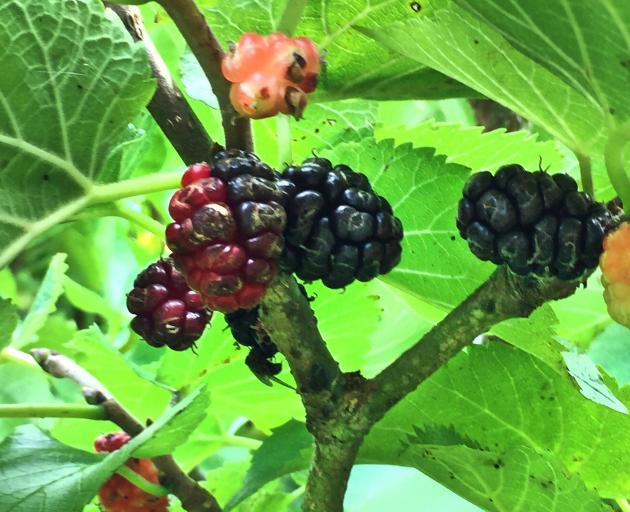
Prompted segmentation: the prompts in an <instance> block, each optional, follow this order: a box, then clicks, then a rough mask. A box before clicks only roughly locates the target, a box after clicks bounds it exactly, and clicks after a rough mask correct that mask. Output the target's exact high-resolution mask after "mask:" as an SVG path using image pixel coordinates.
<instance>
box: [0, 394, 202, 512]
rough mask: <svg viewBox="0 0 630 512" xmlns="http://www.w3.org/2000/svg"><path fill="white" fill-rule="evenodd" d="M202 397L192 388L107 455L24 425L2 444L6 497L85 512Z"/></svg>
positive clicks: (15, 508) (29, 506)
mask: <svg viewBox="0 0 630 512" xmlns="http://www.w3.org/2000/svg"><path fill="white" fill-rule="evenodd" d="M198 396H199V394H198V393H191V394H190V395H189V396H188V397H186V398H185V399H184V400H182V401H181V402H179V403H178V404H177V405H175V406H174V407H170V408H168V409H167V410H166V411H165V412H164V413H163V414H162V416H160V418H159V419H158V420H157V421H156V422H154V423H153V424H152V425H151V426H149V427H148V428H146V429H145V430H144V431H143V432H141V433H140V434H139V435H138V436H136V437H134V438H133V439H131V441H129V442H128V443H127V444H125V445H124V446H123V447H122V448H121V449H119V450H117V451H115V452H112V453H110V454H109V455H107V456H106V457H104V458H103V457H102V456H97V455H92V454H90V453H86V452H82V451H79V450H76V449H74V448H70V447H68V446H65V445H63V444H60V443H59V442H58V441H55V440H53V439H51V438H49V437H46V436H45V435H44V434H42V433H41V432H40V431H39V430H37V429H36V428H34V427H32V426H25V427H21V428H20V429H19V430H18V432H17V433H16V434H15V435H14V436H12V437H11V438H9V439H7V440H6V441H5V442H4V443H3V444H2V445H0V482H1V483H2V485H0V502H1V503H2V505H3V506H4V507H6V508H5V510H11V511H12V512H75V511H76V512H80V511H81V510H83V507H84V505H86V504H87V503H88V502H89V501H90V500H91V499H92V497H93V496H94V495H95V494H96V493H97V491H98V489H99V488H100V486H101V485H102V484H103V483H104V482H105V480H107V478H109V477H110V476H111V475H112V474H113V473H114V472H115V471H116V469H117V468H119V467H120V466H122V465H123V464H124V462H125V461H126V460H127V459H128V458H130V457H131V456H132V455H136V454H138V453H139V452H140V450H141V448H142V447H143V446H144V445H146V444H148V445H149V451H154V450H155V449H156V448H157V447H158V446H159V447H160V450H161V449H162V448H164V447H166V444H164V441H165V440H166V437H164V438H162V436H160V438H157V436H158V435H159V433H160V432H161V431H162V430H164V431H165V432H167V433H169V432H170V433H173V432H175V431H177V430H178V425H181V420H180V419H179V416H184V417H186V416H187V415H186V409H187V407H189V406H191V404H193V403H194V402H195V399H196V398H197V397H198ZM189 418H190V417H189ZM167 435H168V434H167ZM156 438H157V439H158V441H156V442H155V443H156V444H154V445H153V447H152V448H151V443H152V440H153V439H156ZM176 438H177V437H176Z"/></svg>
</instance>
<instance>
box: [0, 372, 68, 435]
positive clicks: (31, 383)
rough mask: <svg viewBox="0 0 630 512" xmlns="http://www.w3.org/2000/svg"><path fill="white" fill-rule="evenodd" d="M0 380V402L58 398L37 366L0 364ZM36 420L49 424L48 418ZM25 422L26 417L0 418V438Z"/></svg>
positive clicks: (22, 402) (27, 401)
mask: <svg viewBox="0 0 630 512" xmlns="http://www.w3.org/2000/svg"><path fill="white" fill-rule="evenodd" d="M0 382H2V387H1V388H0V403H2V404H20V403H21V404H25V403H54V402H57V401H58V400H59V399H58V398H56V397H54V396H53V395H52V393H51V389H50V385H49V383H48V379H47V378H46V374H44V372H42V371H41V370H40V369H39V368H32V367H30V366H24V365H21V364H16V363H3V364H0ZM38 421H39V422H40V423H44V425H49V424H50V420H38ZM26 422H28V419H25V418H2V419H0V440H2V439H4V438H5V437H6V436H7V435H9V434H10V433H11V432H12V431H13V429H14V428H15V427H16V426H17V425H20V424H22V423H26Z"/></svg>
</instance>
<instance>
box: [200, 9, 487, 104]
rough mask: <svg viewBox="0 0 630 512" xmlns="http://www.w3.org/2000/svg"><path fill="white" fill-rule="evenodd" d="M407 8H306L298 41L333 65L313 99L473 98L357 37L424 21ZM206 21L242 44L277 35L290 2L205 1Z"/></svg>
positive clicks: (225, 37) (224, 36)
mask: <svg viewBox="0 0 630 512" xmlns="http://www.w3.org/2000/svg"><path fill="white" fill-rule="evenodd" d="M431 3H436V2H435V1H434V2H428V3H425V7H426V8H425V9H424V10H423V11H424V12H422V13H416V12H415V11H414V10H413V9H412V8H411V7H410V5H409V3H408V2H396V1H393V0H376V1H368V0H329V1H327V2H307V4H306V8H305V10H304V13H303V16H302V19H301V21H300V23H299V24H298V26H297V29H296V31H295V34H296V35H304V36H308V37H310V38H311V39H313V40H314V41H315V43H317V45H318V46H319V48H320V51H322V52H324V53H325V55H326V60H327V62H328V65H327V66H326V67H325V68H324V70H323V71H322V73H321V75H320V77H319V85H318V88H317V90H316V92H315V93H314V94H313V98H314V99H315V100H316V101H330V100H337V99H344V98H357V97H362V98H369V99H387V100H391V99H412V98H427V99H437V98H447V97H458V96H466V95H471V94H474V93H473V92H472V91H471V90H470V89H469V88H467V87H465V86H462V85H461V84H459V83H457V82H456V81H454V80H452V79H449V78H448V77H446V76H444V75H443V74H441V73H438V72H437V71H435V70H433V69H430V68H428V67H425V66H423V65H420V64H418V63H417V62H414V60H413V59H409V58H407V57H404V56H402V55H399V54H395V53H392V52H390V51H388V50H387V49H385V48H383V47H381V46H380V45H378V44H376V43H375V42H374V41H372V40H370V38H368V37H365V36H364V35H363V34H361V33H360V32H358V31H357V30H356V28H357V27H358V26H362V27H371V28H373V29H374V30H378V29H379V27H382V26H384V25H386V24H388V23H393V22H395V21H400V20H405V19H408V18H410V17H419V16H424V15H425V13H428V12H430V11H431V6H430V4H431ZM204 4H209V7H208V8H206V9H205V14H206V17H207V18H208V20H209V22H210V24H211V25H212V27H213V28H214V29H215V32H216V33H217V34H218V36H219V37H221V38H222V39H223V41H222V42H223V43H227V41H228V40H230V39H231V40H236V41H238V39H239V37H240V35H241V34H242V33H244V32H251V31H253V32H259V33H269V32H272V31H273V30H274V29H275V27H276V23H277V22H278V20H279V18H280V16H281V14H282V9H283V8H284V5H285V2H282V1H279V0H275V1H272V2H257V1H255V0H240V1H233V0H221V1H219V2H214V1H213V2H210V1H207V0H206V1H204V2H202V5H204Z"/></svg>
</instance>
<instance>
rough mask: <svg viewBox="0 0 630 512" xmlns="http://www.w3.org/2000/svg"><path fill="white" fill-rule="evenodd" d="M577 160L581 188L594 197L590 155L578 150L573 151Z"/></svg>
mask: <svg viewBox="0 0 630 512" xmlns="http://www.w3.org/2000/svg"><path fill="white" fill-rule="evenodd" d="M575 156H576V157H577V161H578V163H579V164H580V181H581V182H582V190H583V191H584V192H586V193H587V194H588V195H590V196H591V197H592V198H593V199H595V189H594V187H593V171H592V167H591V157H590V156H587V155H584V154H582V153H579V152H577V151H576V152H575Z"/></svg>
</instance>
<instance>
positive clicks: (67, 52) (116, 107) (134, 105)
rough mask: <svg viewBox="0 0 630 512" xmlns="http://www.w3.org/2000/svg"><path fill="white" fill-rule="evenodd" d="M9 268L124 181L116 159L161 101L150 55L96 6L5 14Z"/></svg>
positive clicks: (5, 253)
mask: <svg viewBox="0 0 630 512" xmlns="http://www.w3.org/2000/svg"><path fill="white" fill-rule="evenodd" d="M0 67H1V68H2V70H3V72H2V74H0V90H1V91H2V95H1V96H0V164H1V166H2V170H1V171H0V204H1V205H2V206H1V207H0V246H1V247H2V249H1V251H0V266H2V265H4V264H6V263H7V262H8V261H10V260H11V259H12V258H13V257H14V256H15V255H16V254H17V253H18V252H19V251H20V250H21V249H22V248H24V246H25V245H26V244H27V243H28V241H29V240H31V239H32V238H33V237H35V236H36V235H38V234H39V233H42V232H44V231H46V230H47V229H48V228H49V227H51V226H54V225H55V224H57V223H59V222H61V221H63V220H64V219H66V218H68V217H69V216H71V215H72V214H74V213H76V212H77V211H78V210H79V209H80V208H82V207H83V206H85V205H87V204H88V203H89V201H90V199H91V197H92V195H93V194H94V192H95V190H96V188H95V186H94V185H95V184H96V183H101V182H103V181H112V180H116V179H118V178H119V177H118V176H117V174H116V173H114V172H111V169H109V170H108V172H107V173H106V175H105V176H103V175H102V172H103V169H104V168H105V167H106V165H105V162H106V160H107V157H108V153H109V152H110V151H111V150H112V149H113V148H114V147H115V146H116V145H117V144H118V142H119V140H120V136H121V134H122V133H123V131H124V130H125V128H126V127H127V125H128V123H129V122H130V121H131V120H132V119H133V118H134V117H135V116H136V115H137V114H138V112H139V111H140V110H141V109H142V107H144V106H145V105H146V103H147V102H148V100H149V99H150V97H151V94H152V91H153V81H152V79H151V78H150V68H149V65H148V62H147V59H146V56H145V52H144V49H143V48H142V46H141V45H135V44H133V43H132V41H131V39H130V37H129V35H128V34H127V33H126V31H125V29H124V27H123V26H122V24H121V23H120V21H119V20H118V19H117V18H116V17H115V16H113V15H112V14H111V13H110V15H106V14H105V11H104V9H103V6H102V5H101V4H100V3H99V2H94V1H92V0H69V1H67V2H50V1H48V0H32V1H29V2H27V3H25V2H22V1H21V0H7V1H5V2H2V5H0Z"/></svg>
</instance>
